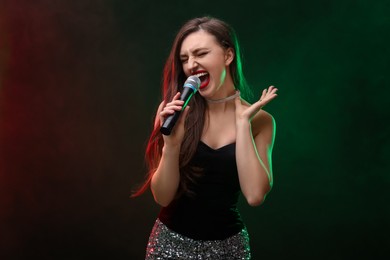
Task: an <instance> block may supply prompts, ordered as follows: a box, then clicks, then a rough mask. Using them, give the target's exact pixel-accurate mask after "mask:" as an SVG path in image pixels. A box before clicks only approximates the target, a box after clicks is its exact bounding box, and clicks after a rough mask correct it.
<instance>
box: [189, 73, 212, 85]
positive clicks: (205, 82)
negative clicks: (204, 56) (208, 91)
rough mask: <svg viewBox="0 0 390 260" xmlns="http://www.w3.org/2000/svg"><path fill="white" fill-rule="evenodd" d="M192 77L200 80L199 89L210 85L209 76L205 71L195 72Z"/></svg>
mask: <svg viewBox="0 0 390 260" xmlns="http://www.w3.org/2000/svg"><path fill="white" fill-rule="evenodd" d="M193 75H194V76H197V77H198V78H199V79H200V82H201V83H200V86H199V89H203V88H205V87H207V86H208V84H209V83H210V75H209V73H208V72H207V71H204V70H203V71H197V72H196V73H194V74H193Z"/></svg>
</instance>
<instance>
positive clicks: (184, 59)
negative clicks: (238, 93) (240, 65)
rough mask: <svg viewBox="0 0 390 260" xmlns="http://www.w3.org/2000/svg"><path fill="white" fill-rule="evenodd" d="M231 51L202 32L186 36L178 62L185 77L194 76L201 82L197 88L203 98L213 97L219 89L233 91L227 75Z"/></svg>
mask: <svg viewBox="0 0 390 260" xmlns="http://www.w3.org/2000/svg"><path fill="white" fill-rule="evenodd" d="M233 57H234V55H233V52H232V50H231V49H224V48H222V47H221V45H219V44H218V43H217V41H216V38H215V37H214V36H213V35H211V34H209V33H207V32H205V31H203V30H200V31H197V32H194V33H192V34H190V35H188V36H187V37H186V38H185V39H184V41H183V43H182V45H181V49H180V60H181V63H182V66H183V70H184V73H185V74H186V76H187V77H189V76H191V75H196V76H198V77H199V78H200V80H201V82H202V83H201V85H200V88H199V92H200V94H202V95H203V96H209V97H210V96H213V95H214V94H216V92H218V91H219V90H220V89H228V88H232V89H234V85H233V81H232V79H231V76H230V73H229V65H230V63H231V62H232V60H233Z"/></svg>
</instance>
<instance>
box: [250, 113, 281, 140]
mask: <svg viewBox="0 0 390 260" xmlns="http://www.w3.org/2000/svg"><path fill="white" fill-rule="evenodd" d="M251 125H252V134H253V136H257V135H258V134H259V133H265V134H271V135H273V134H274V131H275V126H276V122H275V119H274V117H273V116H272V115H271V114H270V113H269V112H267V111H264V110H262V109H261V110H260V111H259V112H258V113H257V114H256V115H255V116H254V117H253V118H252V121H251Z"/></svg>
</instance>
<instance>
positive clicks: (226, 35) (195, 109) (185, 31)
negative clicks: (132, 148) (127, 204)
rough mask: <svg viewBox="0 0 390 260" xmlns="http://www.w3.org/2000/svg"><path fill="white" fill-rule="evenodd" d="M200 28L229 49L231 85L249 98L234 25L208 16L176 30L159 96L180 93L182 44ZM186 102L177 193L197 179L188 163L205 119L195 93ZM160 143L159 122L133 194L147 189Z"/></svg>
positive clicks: (202, 102)
mask: <svg viewBox="0 0 390 260" xmlns="http://www.w3.org/2000/svg"><path fill="white" fill-rule="evenodd" d="M199 30H204V31H206V32H208V33H210V34H211V35H214V37H215V38H216V40H217V42H218V43H219V44H220V45H221V46H222V47H223V48H225V49H227V48H232V50H233V51H234V54H235V56H234V59H233V61H232V63H231V64H230V67H229V69H230V74H231V76H232V79H233V83H234V86H235V88H236V89H238V90H240V92H241V95H242V96H243V97H244V98H250V90H249V87H248V85H247V83H246V81H245V77H244V75H243V72H242V62H241V53H240V48H239V44H238V40H237V36H236V33H235V32H234V30H233V28H232V27H230V26H229V25H228V24H227V23H225V22H224V21H221V20H219V19H216V18H213V17H208V16H207V17H200V18H194V19H192V20H189V21H188V22H187V23H185V24H184V25H183V26H182V27H181V29H180V30H179V32H178V33H177V35H176V38H175V40H174V42H173V46H172V49H171V52H170V54H169V56H168V59H167V61H166V63H165V67H164V74H163V84H162V86H163V89H162V90H163V93H162V95H163V99H164V101H165V102H166V103H167V102H170V101H171V100H172V99H173V96H174V95H175V94H176V93H177V92H181V91H182V89H183V87H182V86H183V84H184V82H185V80H186V75H185V73H184V71H183V67H182V64H181V61H180V49H181V45H182V43H183V41H184V39H185V38H186V37H187V36H188V35H189V34H191V33H193V32H197V31H199ZM189 105H190V106H191V109H190V111H189V113H188V115H187V118H186V121H185V126H184V127H185V129H186V131H185V135H184V139H183V143H182V145H181V149H180V156H179V169H180V185H179V190H178V194H181V193H182V192H190V190H189V189H188V184H189V183H190V182H193V181H194V179H195V178H196V174H197V171H195V170H194V169H192V168H191V167H190V166H189V162H190V160H191V158H192V156H193V155H194V154H195V151H196V148H197V146H198V142H199V140H200V138H201V135H202V131H203V126H204V123H205V118H206V117H205V113H206V108H207V103H206V101H205V99H204V98H203V97H202V96H201V95H199V94H196V95H194V96H193V98H192V99H191V101H190V103H189ZM163 145H164V143H163V138H162V135H161V133H160V125H158V124H157V125H155V126H154V129H153V131H152V133H151V135H150V138H149V141H148V144H147V148H146V153H145V160H146V163H147V165H148V170H149V172H148V175H147V179H146V181H145V183H144V184H143V185H142V186H141V188H140V189H138V191H136V192H135V193H134V194H133V195H132V197H135V196H138V195H140V194H142V193H143V192H145V191H146V190H147V189H148V187H149V185H150V181H151V179H152V176H153V174H154V172H155V171H156V169H157V167H158V165H159V162H160V159H161V153H162V147H163Z"/></svg>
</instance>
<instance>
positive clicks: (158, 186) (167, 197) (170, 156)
mask: <svg viewBox="0 0 390 260" xmlns="http://www.w3.org/2000/svg"><path fill="white" fill-rule="evenodd" d="M179 97H180V93H177V94H176V96H175V97H174V99H173V101H172V102H170V103H168V104H167V105H166V106H165V107H164V103H161V104H160V106H159V109H158V111H157V116H156V122H155V127H156V126H159V125H161V124H162V122H163V121H164V120H165V118H166V117H167V116H169V115H171V114H173V113H174V112H175V111H180V110H181V109H182V105H183V103H184V102H183V101H180V100H178V98H179ZM188 109H189V107H186V108H185V110H184V112H183V113H182V115H181V116H180V118H179V120H178V121H177V124H176V126H175V127H174V129H173V130H172V132H171V134H170V135H169V136H165V135H163V139H164V146H163V149H162V155H161V159H160V162H159V165H158V167H157V169H156V171H155V172H154V174H153V176H152V180H151V185H150V188H151V190H152V193H153V197H154V200H155V201H156V202H157V203H158V204H160V205H161V206H164V207H165V206H168V205H169V203H171V201H172V200H173V199H174V197H175V195H176V192H177V189H178V187H179V183H180V171H179V155H180V147H181V143H182V140H183V137H184V120H185V118H186V116H187V114H188Z"/></svg>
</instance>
